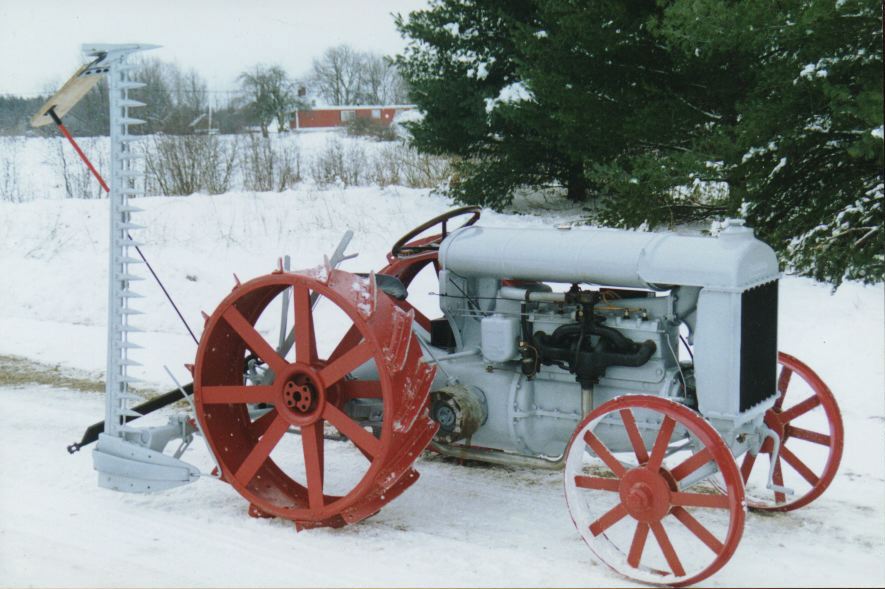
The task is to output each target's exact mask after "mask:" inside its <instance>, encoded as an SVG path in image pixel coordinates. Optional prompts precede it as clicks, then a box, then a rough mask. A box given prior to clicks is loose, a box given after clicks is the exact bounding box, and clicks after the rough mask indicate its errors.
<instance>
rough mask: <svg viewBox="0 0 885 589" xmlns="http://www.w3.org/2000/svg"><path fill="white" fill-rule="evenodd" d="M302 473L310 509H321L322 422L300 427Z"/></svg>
mask: <svg viewBox="0 0 885 589" xmlns="http://www.w3.org/2000/svg"><path fill="white" fill-rule="evenodd" d="M301 445H302V450H303V451H304V471H305V473H306V474H307V498H308V502H309V503H310V508H311V509H322V507H323V506H324V505H325V501H324V500H323V472H324V462H325V459H324V457H323V452H324V450H323V421H322V420H320V421H316V422H314V423H311V424H310V425H304V426H301Z"/></svg>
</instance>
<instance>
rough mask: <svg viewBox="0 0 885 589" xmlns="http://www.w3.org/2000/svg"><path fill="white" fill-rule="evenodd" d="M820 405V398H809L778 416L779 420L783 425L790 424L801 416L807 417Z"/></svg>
mask: <svg viewBox="0 0 885 589" xmlns="http://www.w3.org/2000/svg"><path fill="white" fill-rule="evenodd" d="M818 405H820V397H818V396H817V395H815V396H813V397H808V398H807V399H805V400H804V401H802V402H801V403H799V404H797V405H793V406H792V407H790V408H789V409H787V410H786V411H784V412H783V413H781V414H780V415H778V419H780V420H781V423H790V422H791V421H793V420H794V419H796V418H797V417H799V416H800V415H805V414H806V413H808V412H809V411H811V410H812V409H814V408H815V407H817V406H818Z"/></svg>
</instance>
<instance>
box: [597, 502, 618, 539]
mask: <svg viewBox="0 0 885 589" xmlns="http://www.w3.org/2000/svg"><path fill="white" fill-rule="evenodd" d="M626 515H627V507H626V506H625V505H624V504H623V503H618V504H617V505H615V506H614V507H612V508H611V509H609V510H608V511H607V512H605V514H604V515H603V516H602V517H600V518H599V519H598V520H596V521H595V522H593V523H592V524H590V533H591V534H593V535H594V536H598V535H599V534H601V533H603V532H604V531H606V530H607V529H609V528H610V527H612V526H613V525H615V524H616V523H618V522H619V521H621V520H622V519H623V518H624V517H625V516H626Z"/></svg>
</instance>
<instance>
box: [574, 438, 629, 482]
mask: <svg viewBox="0 0 885 589" xmlns="http://www.w3.org/2000/svg"><path fill="white" fill-rule="evenodd" d="M584 441H585V442H587V444H588V445H589V446H590V447H591V448H592V449H593V451H594V452H595V453H596V455H597V456H598V457H599V458H600V459H601V460H602V461H603V462H605V464H606V466H608V467H609V468H610V469H611V471H612V472H613V473H615V476H617V477H618V478H621V477H622V476H624V473H625V472H626V469H624V465H623V464H621V463H620V462H618V459H617V458H615V457H614V456H612V453H611V452H609V451H608V448H606V447H605V445H604V444H603V443H602V442H601V441H600V440H599V438H597V437H596V436H595V435H594V434H593V432H591V431H590V430H587V431H586V432H585V433H584Z"/></svg>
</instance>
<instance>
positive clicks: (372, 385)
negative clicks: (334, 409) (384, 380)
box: [335, 380, 382, 405]
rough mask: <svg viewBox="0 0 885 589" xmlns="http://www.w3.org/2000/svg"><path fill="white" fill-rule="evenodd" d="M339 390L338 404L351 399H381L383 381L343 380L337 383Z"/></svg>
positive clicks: (336, 386)
mask: <svg viewBox="0 0 885 589" xmlns="http://www.w3.org/2000/svg"><path fill="white" fill-rule="evenodd" d="M335 390H337V391H338V403H337V404H338V405H343V404H344V403H346V402H347V401H350V400H351V399H380V398H382V394H381V382H380V381H377V380H341V381H338V384H337V385H335Z"/></svg>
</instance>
